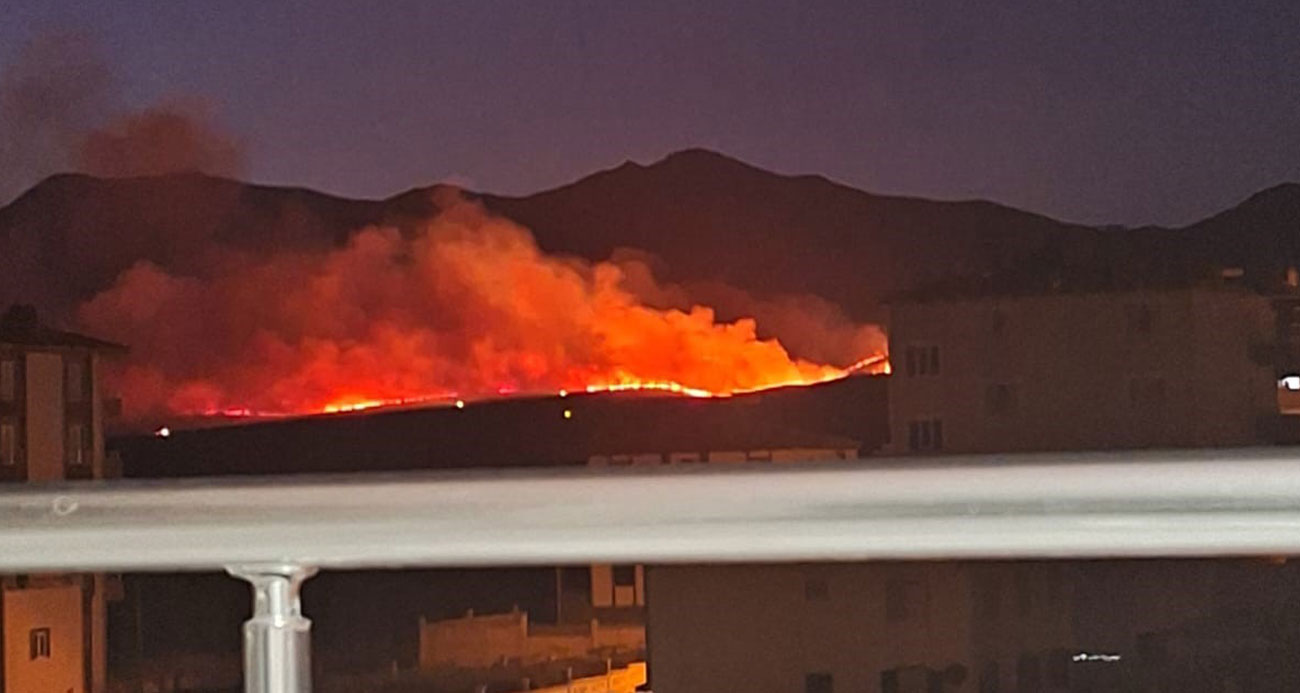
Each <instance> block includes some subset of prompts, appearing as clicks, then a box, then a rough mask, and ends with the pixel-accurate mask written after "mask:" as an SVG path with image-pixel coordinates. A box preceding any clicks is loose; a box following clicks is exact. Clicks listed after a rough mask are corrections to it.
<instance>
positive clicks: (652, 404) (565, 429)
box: [109, 376, 888, 685]
mask: <svg viewBox="0 0 1300 693" xmlns="http://www.w3.org/2000/svg"><path fill="white" fill-rule="evenodd" d="M885 386H886V379H885V378H881V377H868V376H858V377H851V378H846V379H843V380H840V381H836V382H831V383H825V384H821V385H816V386H811V387H800V388H786V389H779V390H771V391H767V392H760V393H754V394H748V395H740V396H736V397H730V398H716V399H713V398H710V399H697V398H687V397H680V396H665V395H646V394H641V393H600V394H585V393H584V394H577V395H570V396H567V397H544V398H529V399H503V400H495V401H488V402H478V403H473V402H471V403H466V404H465V406H464V407H463V408H461V407H457V406H454V405H453V406H444V407H429V408H417V409H402V410H381V411H371V412H358V413H351V414H336V415H326V416H316V417H303V418H299V419H292V420H276V421H264V422H256V423H240V424H237V425H227V426H209V427H206V428H193V429H189V430H171V431H170V432H169V433H170V435H168V436H165V437H164V436H160V435H154V434H147V435H134V436H125V437H121V438H118V439H116V440H114V441H112V443H111V445H112V448H113V450H114V451H115V452H116V453H117V454H118V455H119V456H120V458H121V463H122V467H123V472H124V475H125V476H127V477H129V478H136V479H156V478H175V477H201V476H232V475H259V476H260V475H299V474H335V473H356V472H393V471H416V470H455V469H483V468H502V469H504V468H512V467H543V466H572V467H578V466H583V465H620V464H690V463H707V462H710V461H712V462H726V461H742V460H769V461H773V462H774V463H780V462H782V461H783V460H787V459H790V460H793V459H844V458H856V457H858V456H859V455H868V454H871V453H872V452H873V451H875V450H877V449H879V448H880V447H882V446H883V444H884V443H885V437H886V436H887V434H888V416H887V413H886V411H885V407H886V399H887V395H886V388H885ZM209 423H211V422H209ZM125 586H126V593H127V598H126V599H125V600H124V601H123V602H122V603H120V604H119V605H117V606H116V608H115V609H114V610H113V612H112V613H111V615H110V616H111V618H110V626H111V628H112V632H111V637H110V639H109V643H110V647H111V652H110V656H111V663H112V665H113V667H112V668H113V671H115V672H124V675H125V676H128V677H129V676H133V675H138V676H139V677H144V678H148V677H151V676H152V677H153V679H154V680H163V679H165V678H166V677H167V676H169V675H170V676H172V677H173V679H175V678H176V677H177V676H178V674H177V672H178V671H180V672H182V673H183V670H186V669H187V668H188V669H189V670H193V671H203V672H205V675H204V676H203V677H199V676H195V677H194V678H195V679H196V680H198V679H200V678H204V679H207V680H212V681H216V682H218V683H219V682H220V679H221V678H222V676H221V675H220V673H218V672H226V678H228V679H230V678H233V679H234V684H236V685H237V682H238V679H237V676H238V653H239V647H240V643H239V628H238V624H239V623H240V622H241V621H242V619H243V618H245V615H246V614H247V612H248V594H247V589H246V587H245V586H244V585H243V584H242V583H239V582H237V581H235V580H233V579H230V578H227V577H225V576H221V575H133V576H128V577H127V578H126V580H125ZM303 600H304V609H305V610H306V612H307V613H309V614H311V618H312V619H313V622H314V644H315V649H316V652H317V656H316V658H315V662H316V665H317V666H318V668H321V669H322V672H321V674H322V676H323V677H325V678H326V679H327V678H329V676H330V675H331V672H332V673H344V672H348V673H356V672H374V671H390V670H397V671H403V670H408V669H411V668H413V667H415V666H416V665H417V661H418V655H419V652H418V647H419V639H420V634H419V628H420V619H421V618H424V619H426V620H428V621H436V620H440V619H447V618H453V617H457V616H461V615H463V614H464V613H465V612H466V611H467V610H470V609H472V610H474V611H475V612H477V613H480V614H493V613H505V612H510V611H511V610H512V609H513V608H514V607H518V608H519V609H520V610H521V611H524V612H527V613H528V617H529V621H530V622H531V623H537V624H546V623H553V624H554V623H558V622H565V623H586V622H589V621H590V620H591V619H592V618H597V619H599V620H600V621H601V622H605V623H618V622H643V621H644V610H645V586H644V571H643V570H642V569H641V568H640V567H639V566H568V567H559V568H521V569H499V570H418V571H412V570H404V571H389V572H385V571H367V572H334V571H328V572H325V573H323V574H321V575H319V576H317V577H315V578H313V579H312V580H310V581H309V582H308V583H307V585H306V587H305V588H304V594H303ZM182 679H183V677H182ZM322 680H323V681H324V680H325V679H322Z"/></svg>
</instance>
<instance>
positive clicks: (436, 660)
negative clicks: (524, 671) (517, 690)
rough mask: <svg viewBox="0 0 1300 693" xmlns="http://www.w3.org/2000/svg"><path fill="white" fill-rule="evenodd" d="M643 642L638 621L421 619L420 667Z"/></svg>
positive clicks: (623, 648) (521, 615)
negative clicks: (547, 623) (531, 622)
mask: <svg viewBox="0 0 1300 693" xmlns="http://www.w3.org/2000/svg"><path fill="white" fill-rule="evenodd" d="M644 647H645V627H644V626H643V625H640V624H602V623H600V622H599V621H597V620H594V619H593V620H592V621H590V622H588V623H583V624H567V625H554V626H536V625H533V626H530V625H529V622H528V614H527V613H525V612H522V611H514V612H511V613H508V614H490V615H486V616H479V615H475V614H473V613H471V614H468V615H466V616H465V617H464V618H457V619H449V620H445V621H435V622H428V621H423V620H421V622H420V668H421V669H425V670H432V669H437V668H439V667H460V668H481V667H489V666H492V665H493V664H496V663H498V662H501V661H515V662H522V663H530V662H538V661H550V660H554V659H570V658H580V657H586V656H588V655H591V654H592V653H597V652H636V651H639V650H641V649H644Z"/></svg>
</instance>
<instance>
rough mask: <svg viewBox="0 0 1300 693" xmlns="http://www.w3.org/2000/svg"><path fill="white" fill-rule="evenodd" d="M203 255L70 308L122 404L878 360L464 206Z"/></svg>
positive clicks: (684, 389) (655, 387)
mask: <svg viewBox="0 0 1300 693" xmlns="http://www.w3.org/2000/svg"><path fill="white" fill-rule="evenodd" d="M219 250H220V249H219ZM213 255H214V256H218V257H221V258H222V261H221V262H220V263H219V264H218V265H217V266H215V267H210V268H208V269H206V270H205V271H204V272H203V273H201V274H199V275H198V276H188V277H179V276H174V275H172V274H169V273H167V272H165V271H163V270H162V269H160V268H158V267H156V266H154V265H152V264H148V263H141V264H138V265H136V266H135V267H133V268H131V269H130V270H128V271H127V272H124V273H123V274H122V275H121V276H120V277H119V278H118V280H117V282H116V284H115V286H114V287H113V288H111V289H109V290H108V291H105V292H103V293H102V294H100V295H99V296H96V297H95V298H94V299H93V300H91V301H90V302H88V303H87V304H85V305H83V306H82V309H81V311H80V317H81V320H82V322H83V323H84V324H85V325H86V326H87V328H89V329H92V330H94V331H95V332H96V333H98V334H104V335H105V336H108V337H110V338H116V339H119V340H121V341H124V342H126V343H128V344H130V345H131V347H132V352H131V354H132V357H131V358H132V359H133V360H132V361H130V362H128V364H127V366H126V368H125V369H124V370H123V372H122V373H121V374H120V376H119V382H118V387H119V389H120V390H122V394H123V397H124V400H125V402H126V405H127V414H128V418H130V416H131V415H132V414H134V415H136V416H137V417H139V416H143V415H144V414H146V413H155V414H156V413H163V412H169V413H176V414H205V415H217V416H233V417H242V416H285V415H296V414H308V413H342V412H353V411H362V410H366V409H373V408H376V407H384V406H401V405H414V404H427V403H439V402H442V403H451V402H456V401H461V400H463V399H474V398H480V397H493V396H508V395H512V394H520V393H526V394H556V393H560V394H562V395H563V394H567V393H568V392H602V391H610V392H616V391H625V390H640V391H655V392H667V393H674V394H681V395H686V396H692V397H715V396H728V395H732V394H736V393H741V392H749V391H753V390H760V389H765V388H771V387H780V386H789V385H809V384H813V383H819V382H825V381H827V380H833V379H836V378H842V377H845V376H847V375H849V374H851V373H855V372H880V371H882V370H885V369H887V368H888V363H887V361H886V360H885V357H884V355H883V343H878V344H875V345H874V347H873V348H872V349H871V353H867V354H862V353H859V354H855V355H854V358H861V360H860V361H858V362H857V363H854V364H852V365H850V366H847V367H837V366H832V365H826V364H820V363H813V362H810V361H806V360H803V359H798V358H794V357H792V356H791V355H790V354H789V353H788V352H787V351H786V349H785V348H784V347H783V346H782V345H781V343H780V342H778V341H776V340H774V339H761V338H759V336H758V326H757V325H756V323H755V321H754V320H752V319H741V320H737V321H734V322H720V321H718V320H717V319H716V317H715V315H714V312H713V311H712V310H711V309H709V308H706V307H702V306H695V307H692V308H690V309H689V310H676V309H659V308H653V307H650V306H648V305H645V304H644V303H642V302H641V301H640V300H639V299H638V298H637V296H636V295H634V294H633V293H632V292H631V291H630V290H629V289H628V288H626V286H625V271H626V270H625V267H623V266H620V265H615V264H612V263H595V264H591V263H587V262H584V261H580V260H576V259H571V258H558V257H553V256H548V255H546V254H544V253H542V251H541V250H540V249H539V248H538V247H537V244H536V242H535V241H534V240H533V238H532V236H531V235H530V234H529V233H528V232H527V231H526V230H525V229H522V228H520V227H518V226H516V225H514V224H512V223H510V222H507V221H504V220H502V219H498V218H493V217H490V216H488V215H486V214H485V213H483V211H482V210H481V209H479V208H478V207H476V206H474V205H470V204H468V203H457V204H453V205H451V206H450V207H449V208H448V209H447V210H446V211H444V213H443V214H441V215H440V216H439V217H437V218H436V219H434V220H433V221H431V222H429V224H427V225H426V227H424V228H423V229H421V230H419V231H418V232H416V233H409V234H403V233H401V232H399V231H397V230H395V229H381V228H371V229H365V230H362V231H360V232H358V233H357V234H355V235H354V236H353V237H352V239H351V240H350V242H349V243H348V245H347V246H346V247H344V248H340V249H337V250H334V251H330V252H317V253H307V252H297V253H281V254H277V255H274V256H272V257H269V258H248V257H243V256H236V255H234V254H233V253H230V252H229V251H224V250H223V251H221V252H214V253H213ZM646 272H647V273H648V271H646ZM640 279H641V280H644V277H640ZM881 342H883V340H881Z"/></svg>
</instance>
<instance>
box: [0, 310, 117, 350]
mask: <svg viewBox="0 0 1300 693" xmlns="http://www.w3.org/2000/svg"><path fill="white" fill-rule="evenodd" d="M0 344H8V345H13V346H23V347H40V348H58V349H90V350H93V351H116V352H124V351H126V347H124V346H122V345H121V344H114V343H113V342H106V341H104V340H102V339H95V338H94V337H87V336H86V335H82V334H77V333H75V332H65V331H63V330H56V329H54V328H53V327H49V326H46V325H42V324H41V323H40V320H39V319H38V317H37V315H36V308H34V307H32V306H29V305H19V304H14V305H12V306H9V309H8V310H6V311H5V312H4V315H3V316H0Z"/></svg>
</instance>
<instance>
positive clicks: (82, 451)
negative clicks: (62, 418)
mask: <svg viewBox="0 0 1300 693" xmlns="http://www.w3.org/2000/svg"><path fill="white" fill-rule="evenodd" d="M63 456H64V459H66V460H67V463H68V464H70V465H82V464H87V463H89V462H90V427H88V426H86V424H84V423H81V422H80V421H70V422H68V427H67V429H66V438H65V439H64V441H63Z"/></svg>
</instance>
